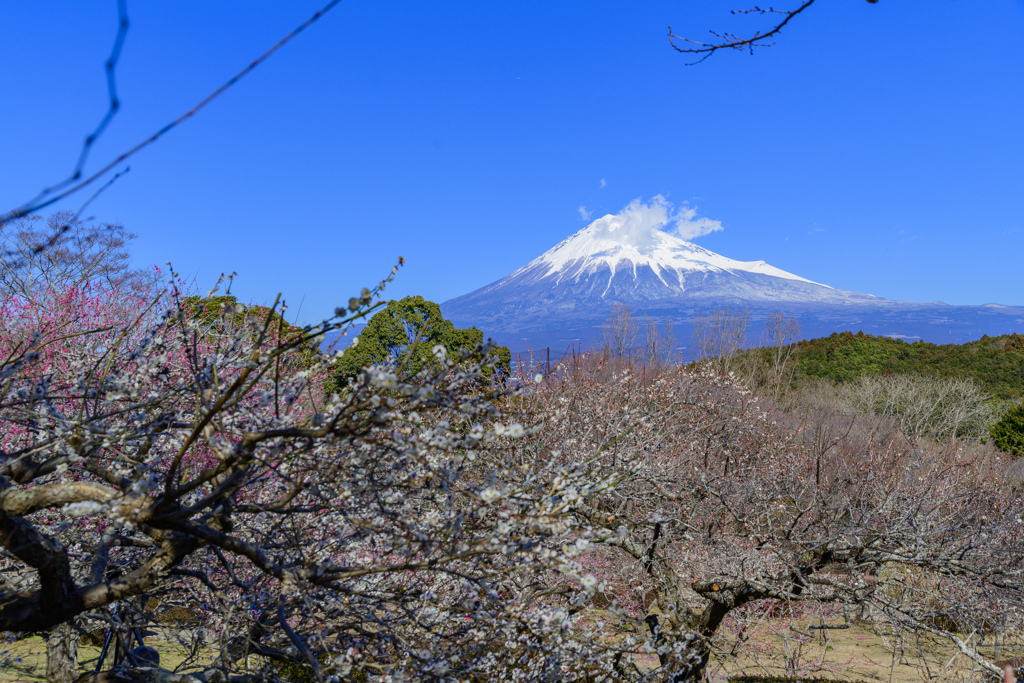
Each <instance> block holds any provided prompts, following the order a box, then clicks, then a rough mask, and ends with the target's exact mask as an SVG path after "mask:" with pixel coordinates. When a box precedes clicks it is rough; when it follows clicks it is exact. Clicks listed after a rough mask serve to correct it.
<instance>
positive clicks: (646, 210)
mask: <svg viewBox="0 0 1024 683" xmlns="http://www.w3.org/2000/svg"><path fill="white" fill-rule="evenodd" d="M579 211H580V216H582V217H583V219H584V220H588V219H589V218H590V215H591V214H590V212H589V211H587V210H586V207H583V206H581V207H580V209H579ZM599 220H601V221H602V222H603V230H602V232H605V233H606V235H605V236H606V237H608V238H610V239H615V240H617V241H621V242H624V243H629V244H634V245H643V244H647V243H648V242H650V240H651V236H652V235H653V233H654V232H655V231H662V232H666V233H668V234H670V235H674V236H676V237H679V238H680V239H684V240H687V241H689V240H694V239H697V238H699V237H703V236H704V235H708V234H710V233H713V232H718V231H720V230H722V229H723V227H722V223H721V221H717V220H714V219H712V218H706V217H703V216H698V215H697V207H696V206H690V205H689V204H687V203H686V202H683V203H682V204H681V205H680V206H679V207H678V208H677V207H675V206H674V205H673V204H672V202H670V201H668V200H667V199H665V197H664V196H662V195H660V194H659V195H655V196H654V197H652V198H651V201H650V202H647V203H645V202H644V201H643V200H642V199H634V200H633V201H631V202H630V203H629V204H627V205H626V207H625V208H623V209H622V211H620V212H619V213H617V214H614V215H611V216H605V217H603V218H601V219H599Z"/></svg>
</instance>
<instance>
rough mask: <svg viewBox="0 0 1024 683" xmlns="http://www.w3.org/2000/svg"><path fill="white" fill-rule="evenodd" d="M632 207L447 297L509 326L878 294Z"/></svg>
mask: <svg viewBox="0 0 1024 683" xmlns="http://www.w3.org/2000/svg"><path fill="white" fill-rule="evenodd" d="M633 218H634V217H632V216H631V215H630V214H629V212H628V209H627V211H623V213H620V214H617V215H607V216H604V217H602V218H598V219H597V220H595V221H594V222H592V223H591V224H590V225H588V226H587V227H585V228H584V229H582V230H580V231H579V232H577V233H575V234H574V235H572V236H570V237H568V238H567V239H565V240H563V241H562V242H560V243H559V244H558V245H556V246H555V247H554V248H552V249H550V250H548V251H546V252H544V253H543V254H541V255H540V256H538V257H537V258H536V259H534V260H533V261H530V262H529V263H527V264H526V265H525V266H523V267H522V268H520V269H518V270H516V271H515V272H513V273H511V274H510V275H507V276H505V277H503V278H502V279H500V280H498V281H497V282H493V283H491V284H489V285H487V286H486V287H482V288H480V289H478V290H476V291H475V292H470V293H469V294H466V295H464V296H460V297H458V298H455V299H452V300H451V301H448V302H446V303H445V304H444V311H445V313H446V315H449V317H452V318H453V319H471V320H473V321H479V322H478V323H477V324H485V325H490V326H491V327H492V328H493V327H495V326H496V325H497V326H499V327H505V326H510V325H515V324H523V323H525V322H527V321H530V320H534V319H540V318H545V317H550V316H555V317H564V316H572V317H580V316H582V317H586V318H591V319H597V318H602V317H606V316H607V315H608V311H609V309H610V308H611V307H612V306H613V305H614V304H617V303H625V304H629V305H630V306H632V307H634V308H637V309H641V310H651V309H665V308H679V307H681V306H688V307H691V308H692V306H693V305H694V304H695V303H699V302H704V303H707V302H708V301H709V300H713V301H715V302H722V303H729V302H736V303H739V302H791V303H793V302H814V303H829V304H839V305H842V304H848V303H864V302H869V301H879V300H880V299H878V297H873V296H870V295H867V294H858V293H856V292H847V291H843V290H839V289H833V288H832V287H829V286H828V285H823V284H819V283H817V282H812V281H811V280H808V279H806V278H802V277H800V276H799V275H794V274H793V273H788V272H786V271H784V270H781V269H779V268H776V267H774V266H771V265H769V264H767V263H765V262H764V261H736V260H734V259H731V258H727V257H725V256H721V255H720V254H716V253H714V252H712V251H708V250H707V249H704V248H703V247H699V246H697V245H696V244H693V243H692V242H688V241H686V240H684V239H682V238H680V237H677V236H675V235H672V234H670V233H668V232H665V231H664V230H662V229H660V225H661V222H660V221H655V222H654V223H653V224H652V223H650V222H646V223H645V222H643V221H640V222H637V221H636V220H633Z"/></svg>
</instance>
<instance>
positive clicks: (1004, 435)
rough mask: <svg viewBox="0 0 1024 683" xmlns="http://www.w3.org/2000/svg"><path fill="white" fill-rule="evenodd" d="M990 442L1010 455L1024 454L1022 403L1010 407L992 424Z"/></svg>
mask: <svg viewBox="0 0 1024 683" xmlns="http://www.w3.org/2000/svg"><path fill="white" fill-rule="evenodd" d="M991 433H992V443H994V444H995V445H996V448H998V449H1000V450H1003V451H1006V452H1007V453H1009V454H1011V455H1016V456H1021V455H1024V403H1022V404H1020V405H1018V406H1016V407H1015V408H1011V409H1010V410H1008V411H1007V412H1006V414H1005V415H1003V417H1002V419H1000V420H999V422H997V423H995V424H994V425H992V430H991Z"/></svg>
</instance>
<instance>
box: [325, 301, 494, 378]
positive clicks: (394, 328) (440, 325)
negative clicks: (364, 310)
mask: <svg viewBox="0 0 1024 683" xmlns="http://www.w3.org/2000/svg"><path fill="white" fill-rule="evenodd" d="M483 341H484V333H483V332H481V331H480V330H478V329H477V328H475V327H468V328H458V327H455V325H453V324H452V322H451V321H450V320H447V319H445V317H444V316H443V315H441V308H440V306H438V305H437V304H436V303H434V302H433V301H427V300H426V299H424V298H423V297H422V296H407V297H405V298H404V299H397V300H391V301H389V302H388V304H387V306H386V307H385V308H384V309H383V310H381V311H379V312H378V313H377V314H376V315H374V316H373V318H371V319H370V322H369V323H368V324H367V325H366V328H365V329H364V330H363V331H362V332H361V333H360V335H359V337H358V338H357V339H356V341H354V342H353V343H352V345H351V346H350V347H349V348H347V349H345V351H344V352H343V353H342V354H341V357H340V358H339V359H338V361H336V363H335V377H334V380H335V382H336V383H337V385H338V386H340V385H343V384H345V383H347V382H348V381H350V380H351V379H352V378H354V377H356V376H358V375H359V373H360V372H361V371H362V370H363V368H365V367H368V366H370V365H378V364H381V363H387V362H400V363H403V364H404V368H405V371H406V372H407V373H409V374H410V375H414V374H416V373H418V372H420V371H421V370H423V369H425V368H428V367H431V366H432V365H434V364H435V363H436V362H437V357H436V354H435V352H434V349H435V348H436V347H437V346H438V345H440V346H443V347H444V350H445V355H447V356H451V357H458V355H459V353H460V350H461V349H466V350H474V349H476V348H477V347H478V346H479V345H480V344H482V343H483ZM488 356H490V357H493V358H494V359H496V361H497V363H496V364H495V370H494V371H492V372H497V373H499V374H504V375H506V376H507V375H508V373H509V371H510V367H511V361H512V354H511V352H510V351H509V350H508V347H506V346H494V347H492V348H491V350H490V351H489V352H488ZM485 374H491V373H485Z"/></svg>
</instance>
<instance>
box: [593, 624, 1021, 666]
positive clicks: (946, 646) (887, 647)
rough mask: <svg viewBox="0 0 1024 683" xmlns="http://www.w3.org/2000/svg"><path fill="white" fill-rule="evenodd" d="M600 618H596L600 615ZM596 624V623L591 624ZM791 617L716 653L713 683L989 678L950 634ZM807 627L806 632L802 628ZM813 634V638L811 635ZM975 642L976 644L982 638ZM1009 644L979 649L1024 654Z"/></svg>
mask: <svg viewBox="0 0 1024 683" xmlns="http://www.w3.org/2000/svg"><path fill="white" fill-rule="evenodd" d="M602 617H604V623H605V625H606V628H608V626H609V625H611V624H615V628H614V629H608V630H609V631H614V632H615V633H614V635H613V634H612V633H609V638H610V639H611V640H614V639H616V638H618V637H622V636H623V635H625V634H627V633H631V634H634V635H640V634H641V633H643V629H644V628H645V627H644V625H643V624H642V623H639V622H638V623H620V622H618V620H617V619H616V618H615V617H612V615H610V614H607V615H598V618H599V619H600V618H602ZM595 621H596V619H595ZM591 625H592V623H591ZM790 626H791V622H789V621H783V620H779V621H775V622H764V623H762V624H760V625H759V627H758V629H757V631H756V633H754V634H753V635H751V636H750V637H749V638H748V639H747V640H745V641H743V642H741V643H739V644H737V645H735V646H734V645H733V643H734V642H735V639H733V642H729V643H728V647H727V648H726V649H718V650H716V651H715V652H714V653H713V656H712V661H711V665H710V667H709V672H708V673H709V675H710V679H711V681H712V682H713V683H725V681H727V680H728V679H730V678H733V677H739V676H791V677H795V678H800V677H803V678H816V679H831V680H840V681H886V682H889V681H891V682H892V683H921V682H922V681H949V682H954V681H972V680H973V681H976V680H984V678H983V676H982V673H981V670H980V669H979V668H978V667H977V666H976V665H975V664H974V663H973V662H971V661H970V660H968V659H967V658H966V657H964V656H963V655H962V654H960V653H959V651H958V650H957V649H956V647H955V646H954V645H953V644H952V643H950V642H949V641H948V640H945V639H938V638H935V637H932V636H921V637H920V638H917V637H914V636H913V635H905V636H904V637H903V638H900V637H897V636H896V635H895V634H892V633H888V634H887V633H885V632H884V631H881V630H876V629H874V628H873V627H872V626H871V625H870V624H868V623H867V622H856V623H854V624H853V625H852V626H851V627H850V628H847V629H831V630H825V631H815V632H810V631H807V630H806V624H805V625H804V626H803V628H801V627H800V626H796V629H797V630H796V631H794V630H792V629H791V628H790ZM801 631H802V633H801ZM808 635H810V636H811V637H808ZM972 641H973V642H974V643H977V638H973V639H972ZM1006 641H1007V642H1006V643H1004V646H1003V647H1002V649H1001V651H1000V655H999V657H996V656H994V653H993V645H994V643H993V641H992V639H991V637H990V638H989V640H988V641H986V642H985V643H984V644H983V645H982V646H981V647H980V648H979V649H980V651H981V653H982V655H983V656H986V657H987V658H988V659H989V661H992V660H994V659H1007V658H1010V657H1019V656H1022V655H1024V643H1022V642H1019V641H1018V642H1016V643H1011V642H1010V638H1009V637H1007V638H1006ZM657 664H658V662H657V657H655V656H654V655H650V656H647V657H639V658H637V665H638V666H639V667H640V669H641V670H650V669H653V668H655V667H656V666H657Z"/></svg>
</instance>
